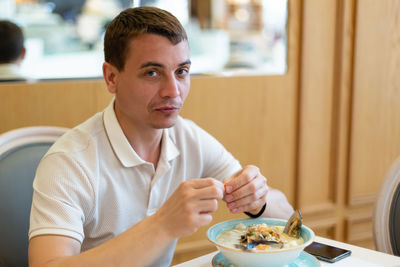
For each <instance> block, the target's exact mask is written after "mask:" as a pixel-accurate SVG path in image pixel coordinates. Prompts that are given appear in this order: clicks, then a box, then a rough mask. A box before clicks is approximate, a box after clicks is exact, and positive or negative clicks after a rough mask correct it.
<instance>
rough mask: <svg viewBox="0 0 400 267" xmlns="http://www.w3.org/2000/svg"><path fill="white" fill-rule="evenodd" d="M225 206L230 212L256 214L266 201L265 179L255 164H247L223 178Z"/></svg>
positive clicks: (266, 187)
mask: <svg viewBox="0 0 400 267" xmlns="http://www.w3.org/2000/svg"><path fill="white" fill-rule="evenodd" d="M224 184H225V197H224V200H225V201H226V204H227V207H228V208H229V210H230V211H231V212H232V213H240V212H245V211H246V212H250V213H252V214H257V213H258V212H259V211H260V210H261V208H262V206H263V205H264V204H265V203H266V196H267V193H268V186H267V179H266V178H265V177H264V176H263V175H262V174H261V173H260V170H259V169H258V168H257V167H256V166H252V165H248V166H246V167H244V168H243V169H242V170H241V171H239V172H238V173H237V174H235V175H234V176H232V177H228V178H225V179H224Z"/></svg>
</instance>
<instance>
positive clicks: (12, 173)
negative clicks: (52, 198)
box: [0, 126, 68, 267]
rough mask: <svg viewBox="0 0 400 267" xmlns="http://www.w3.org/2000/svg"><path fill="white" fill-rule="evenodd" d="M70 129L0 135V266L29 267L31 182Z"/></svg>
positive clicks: (42, 128)
mask: <svg viewBox="0 0 400 267" xmlns="http://www.w3.org/2000/svg"><path fill="white" fill-rule="evenodd" d="M67 130H68V129H66V128H61V127H52V126H37V127H25V128H20V129H16V130H12V131H9V132H6V133H4V134H1V135H0V266H1V267H4V266H7V267H8V266H28V230H29V216H30V210H31V202H32V194H33V189H32V181H33V178H34V176H35V172H36V168H37V166H38V164H39V162H40V160H41V158H42V157H43V155H44V154H45V153H46V152H47V150H48V149H49V148H50V146H51V145H52V144H53V143H54V142H55V141H56V140H57V139H58V138H59V137H60V136H61V135H62V134H64V133H65V132H66V131H67Z"/></svg>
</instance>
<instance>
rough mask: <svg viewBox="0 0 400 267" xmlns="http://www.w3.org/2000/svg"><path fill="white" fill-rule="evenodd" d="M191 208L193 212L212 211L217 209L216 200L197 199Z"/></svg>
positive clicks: (203, 212) (205, 212)
mask: <svg viewBox="0 0 400 267" xmlns="http://www.w3.org/2000/svg"><path fill="white" fill-rule="evenodd" d="M192 208H193V211H194V212H195V213H199V214H207V213H212V212H215V211H216V210H217V209H218V201H217V200H216V199H206V200H199V201H197V202H196V203H195V204H194V205H193V207H192Z"/></svg>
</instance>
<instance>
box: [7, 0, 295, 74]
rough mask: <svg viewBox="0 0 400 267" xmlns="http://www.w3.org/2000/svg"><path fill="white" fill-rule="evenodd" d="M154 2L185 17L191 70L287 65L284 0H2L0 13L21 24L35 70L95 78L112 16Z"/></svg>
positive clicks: (274, 70) (30, 69)
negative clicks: (106, 29)
mask: <svg viewBox="0 0 400 267" xmlns="http://www.w3.org/2000/svg"><path fill="white" fill-rule="evenodd" d="M148 5H152V6H157V7H160V8H163V9H166V10H168V11H170V12H171V13H173V14H174V15H175V16H176V17H177V18H178V19H179V20H180V22H181V23H182V25H184V27H185V29H186V31H187V33H188V36H189V42H190V48H191V61H192V69H191V73H192V74H210V73H212V74H215V73H218V74H220V75H225V76H227V75H232V74H236V75H237V74H243V73H245V74H249V73H250V71H251V73H252V74H257V73H258V74H260V73H262V74H264V73H269V74H282V73H284V72H285V70H286V17H287V14H286V11H287V8H286V6H287V1H286V0H280V1H274V0H262V1H261V0H256V1H254V0H214V1H204V0H174V1H171V0H140V1H139V0H136V1H131V0H73V1H63V0H0V18H1V17H2V18H8V19H10V20H12V21H13V22H15V23H17V24H18V25H19V26H21V28H22V29H23V32H24V35H25V38H26V41H25V45H26V48H27V56H26V59H25V60H24V61H23V63H22V71H23V72H24V73H26V74H27V75H28V76H29V77H32V78H35V79H59V78H94V77H102V70H101V66H102V63H103V60H104V59H103V58H104V57H103V36H104V32H105V28H106V26H107V24H108V23H109V22H110V21H111V20H112V18H113V17H114V16H116V15H117V14H118V13H119V12H120V11H121V10H122V9H124V8H127V7H132V6H148ZM54 66H57V67H54Z"/></svg>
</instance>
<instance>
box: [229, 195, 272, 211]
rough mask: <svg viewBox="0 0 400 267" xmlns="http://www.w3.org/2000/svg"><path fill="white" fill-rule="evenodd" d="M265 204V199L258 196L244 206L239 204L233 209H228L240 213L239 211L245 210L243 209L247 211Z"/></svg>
mask: <svg viewBox="0 0 400 267" xmlns="http://www.w3.org/2000/svg"><path fill="white" fill-rule="evenodd" d="M264 204H265V199H264V198H260V199H258V200H256V201H253V202H251V203H249V204H247V205H245V206H241V207H237V208H233V209H229V210H230V211H231V212H232V213H241V212H245V211H249V210H254V209H260V208H261V207H262V205H264Z"/></svg>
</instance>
